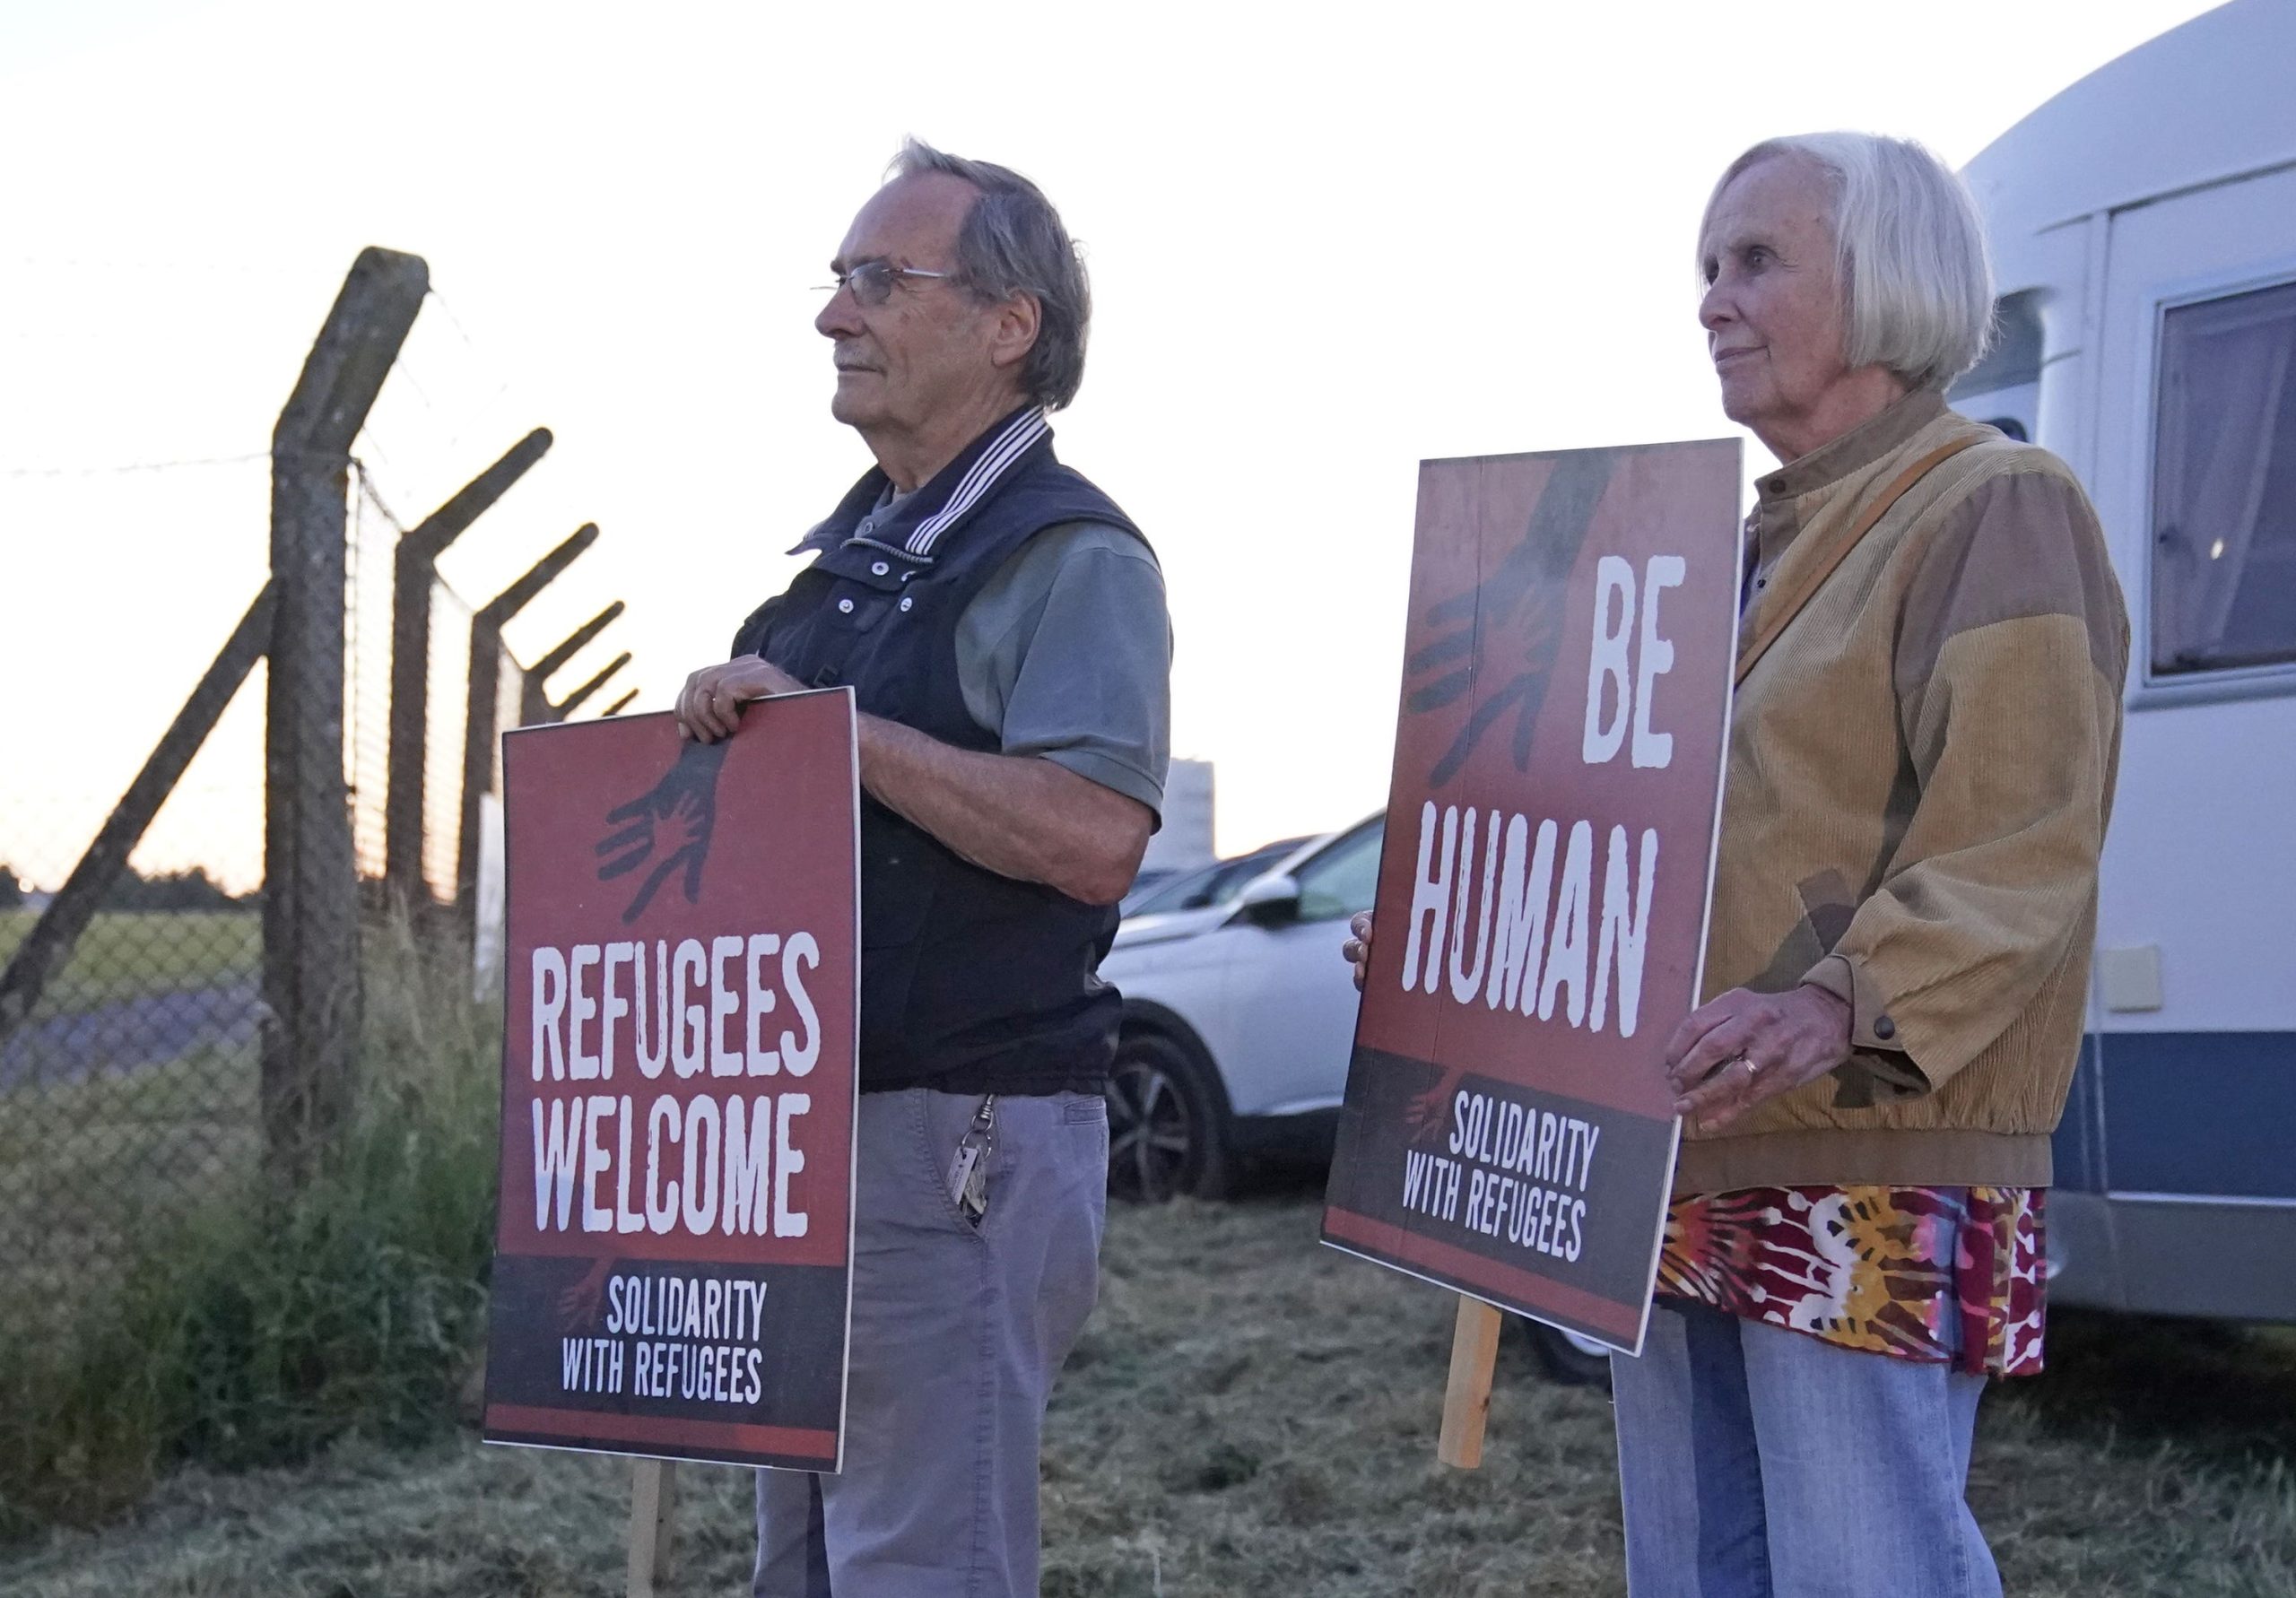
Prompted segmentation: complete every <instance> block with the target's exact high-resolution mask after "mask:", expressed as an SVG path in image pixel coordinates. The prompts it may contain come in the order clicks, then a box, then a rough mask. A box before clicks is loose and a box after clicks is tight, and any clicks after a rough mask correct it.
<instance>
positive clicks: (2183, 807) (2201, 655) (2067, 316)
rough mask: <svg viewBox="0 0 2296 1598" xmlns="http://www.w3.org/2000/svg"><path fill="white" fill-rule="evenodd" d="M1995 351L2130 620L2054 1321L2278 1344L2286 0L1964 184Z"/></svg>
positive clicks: (2295, 831) (2294, 1265) (2286, 1251)
mask: <svg viewBox="0 0 2296 1598" xmlns="http://www.w3.org/2000/svg"><path fill="white" fill-rule="evenodd" d="M1967 176H1968V178H1969V181H1970V187H1971V188H1972V189H1974V191H1975V192H1976V195H1977V198H1978V203H1979V204H1980V205H1981V206H1982V207H1983V208H1984V211H1985V213H1986V218H1987V225H1988V228H1989V230H1990V232H1991V235H1992V239H1993V247H1994V252H1995V265H1996V274H1997V276H1998V280H1999V287H2000V291H2001V314H2000V322H2001V338H2000V340H1999V343H1998V344H1997V346H1996V349H1995V351H1994V352H1993V354H1992V355H1990V356H1989V357H1988V358H1987V360H1986V362H1985V363H1984V365H1983V366H1981V367H1980V368H1979V369H1978V370H1976V371H1974V372H1972V373H1970V376H1969V377H1967V378H1964V379H1963V380H1962V381H1961V383H1960V384H1958V385H1957V386H1955V388H1954V390H1953V403H1954V405H1955V408H1956V409H1958V410H1960V411H1961V412H1963V413H1966V414H1968V415H1970V416H1973V417H1977V418H1979V419H1980V420H1984V421H1996V422H2000V423H2002V424H2004V425H2008V424H2013V425H2014V426H2015V427H2016V428H2017V429H2019V430H2022V432H2023V433H2024V434H2025V435H2026V436H2027V437H2029V438H2031V439H2033V441H2035V442H2036V443H2039V444H2041V445H2043V446H2045V447H2048V448H2049V449H2051V450H2053V451H2055V452H2056V453H2057V455H2059V456H2063V457H2064V458H2065V459H2066V461H2068V462H2069V463H2071V465H2072V466H2073V468H2074V471H2075V472H2077V473H2080V476H2081V480H2082V482H2084V483H2086V484H2087V485H2088V487H2089V491H2090V492H2091V494H2092V496H2093V497H2094V499H2095V500H2096V505H2097V510H2098V513H2099V515H2100V517H2101V518H2102V520H2103V523H2104V528H2105V535H2106V538H2107V540H2108V542H2109V544H2110V546H2111V551H2112V559H2113V564H2114V566H2115V567H2116V569H2118V572H2119V574H2120V580H2121V586H2122V589H2123V592H2124V593H2126V595H2127V598H2128V606H2129V612H2130V620H2131V621H2132V624H2133V640H2132V647H2131V656H2132V659H2131V662H2130V667H2129V677H2128V687H2127V695H2126V701H2125V702H2126V712H2127V714H2126V730H2125V733H2124V735H2123V744H2122V754H2121V768H2120V787H2119V792H2118V797H2117V800H2116V803H2115V806H2114V814H2113V825H2112V831H2111V834H2110V836H2109V838H2108V840H2107V843H2106V847H2105V859H2104V871H2103V884H2102V901H2101V905H2100V912H2099V921H2098V927H2097V977H2096V981H2095V984H2094V989H2093V992H2092V1013H2091V1019H2090V1036H2089V1038H2088V1039H2087V1042H2086V1045H2085V1047H2084V1050H2083V1059H2082V1062H2081V1069H2080V1072H2079V1074H2078V1076H2077V1077H2076V1078H2075V1081H2074V1089H2073V1097H2072V1099H2071V1101H2070V1102H2069V1103H2068V1104H2067V1106H2066V1116H2065V1121H2064V1124H2063V1125H2062V1126H2061V1127H2060V1128H2059V1130H2058V1133H2057V1187H2056V1190H2055V1191H2054V1192H2052V1193H2051V1194H2050V1196H2049V1226H2048V1231H2049V1243H2050V1253H2051V1255H2052V1264H2054V1265H2055V1266H2056V1267H2057V1272H2058V1273H2057V1279H2056V1281H2055V1284H2054V1287H2053V1289H2052V1290H2053V1292H2054V1294H2055V1296H2056V1297H2057V1298H2058V1299H2059V1300H2060V1301H2063V1302H2070V1303H2091V1304H2101V1305H2109V1306H2112V1307H2119V1308H2126V1309H2134V1310H2146V1311H2155V1312H2161V1313H2170V1314H2179V1315H2205V1316H2232V1317H2250V1318H2270V1319H2296V935H2292V929H2291V920H2292V916H2296V0H2236V3H2235V4H2230V5H2226V6H2223V7H2222V8H2220V9H2218V10H2216V11H2213V12H2210V13H2207V14H2206V15H2205V16H2202V17H2200V18H2198V19H2196V20H2195V21H2194V22H2189V23H2187V24H2186V25H2185V26H2184V27H2181V28H2179V29H2178V30H2175V31H2174V32H2171V33H2169V34H2166V35H2164V36H2162V37H2161V38H2160V39H2155V40H2153V41H2152V43H2150V44H2147V45H2145V46H2144V47H2143V48H2140V49H2136V50H2134V51H2131V52H2130V53H2129V54H2127V55H2126V56H2121V57H2120V58H2119V59H2118V60H2117V61H2114V62H2112V63H2110V64H2109V65H2106V66H2104V67H2103V68H2101V69H2100V70H2099V71H2097V72H2095V73H2093V74H2091V75H2090V76H2088V77H2086V78H2084V79H2083V80H2082V81H2081V82H2079V83H2075V84H2074V85H2073V87H2071V88H2070V89H2067V90H2066V91H2065V92H2064V93H2062V94H2060V95H2058V96H2057V98H2056V99H2054V100H2050V101H2049V102H2048V104H2046V105H2044V106H2042V107H2041V108H2040V109H2039V110H2037V111H2035V112H2034V113H2033V114H2032V115H2031V116H2030V117H2026V118H2025V119H2024V120H2023V121H2022V122H2020V123H2019V124H2018V125H2017V126H2015V127H2013V128H2012V129H2010V130H2009V132H2007V133H2006V134H2005V135H2002V136H2001V137H2000V138H1999V139H1997V140H1996V141H1995V142H1994V143H1993V144H1992V145H1991V146H1989V147H1988V148H1987V150H1986V151H1985V152H1983V153H1982V154H1980V155H1979V156H1978V158H1977V159H1976V160H1975V161H1971V162H1970V165H1969V168H1968V170H1967Z"/></svg>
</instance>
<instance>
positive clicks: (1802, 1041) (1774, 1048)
mask: <svg viewBox="0 0 2296 1598" xmlns="http://www.w3.org/2000/svg"><path fill="white" fill-rule="evenodd" d="M1848 1058H1849V1006H1848V1005H1847V1004H1845V1003H1842V1002H1841V1001H1840V1000H1839V999H1838V998H1836V997H1835V996H1834V995H1833V994H1830V993H1828V992H1827V991H1826V990H1825V989H1824V988H1822V987H1813V986H1807V985H1805V986H1801V987H1796V988H1793V989H1790V990H1788V991H1787V992H1786V993H1782V994H1758V993H1753V992H1750V991H1749V990H1747V989H1745V988H1743V987H1738V988H1733V989H1731V990H1730V991H1729V992H1728V993H1726V994H1723V995H1722V996H1721V997H1720V998H1718V999H1716V1000H1715V1001H1714V1002H1713V1003H1709V1004H1702V1005H1700V1007H1699V1008H1698V1009H1696V1010H1693V1011H1692V1012H1691V1013H1690V1018H1689V1019H1688V1020H1684V1021H1683V1024H1682V1025H1681V1026H1679V1027H1677V1028H1675V1029H1674V1037H1672V1038H1669V1039H1668V1040H1667V1042H1666V1079H1667V1081H1668V1082H1669V1083H1670V1084H1671V1085H1672V1086H1673V1088H1674V1093H1675V1099H1674V1113H1675V1114H1676V1115H1678V1116H1683V1117H1684V1118H1685V1119H1687V1120H1689V1121H1691V1122H1692V1123H1693V1124H1695V1125H1697V1126H1698V1127H1699V1129H1700V1131H1705V1132H1711V1131H1714V1130H1716V1129H1718V1128H1720V1127H1724V1126H1727V1125H1729V1124H1730V1123H1731V1122H1733V1121H1735V1120H1736V1119H1737V1118H1738V1117H1739V1116H1743V1115H1744V1114H1745V1113H1746V1112H1747V1111H1748V1110H1750V1109H1752V1107H1754V1106H1756V1105H1758V1104H1760V1103H1761V1101H1762V1100H1763V1099H1773V1098H1776V1097H1777V1096H1778V1095H1779V1094H1780V1093H1786V1092H1790V1091H1792V1090H1794V1089H1796V1088H1798V1087H1801V1086H1803V1085H1804V1084H1805V1083H1807V1082H1813V1081H1817V1080H1818V1078H1820V1077H1822V1076H1823V1075H1824V1074H1825V1073H1827V1072H1829V1071H1831V1070H1832V1069H1833V1068H1834V1067H1835V1066H1837V1065H1839V1064H1841V1063H1842V1062H1843V1061H1844V1060H1847V1059H1848Z"/></svg>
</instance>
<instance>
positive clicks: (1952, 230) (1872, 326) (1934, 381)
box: [1699, 133, 1993, 388]
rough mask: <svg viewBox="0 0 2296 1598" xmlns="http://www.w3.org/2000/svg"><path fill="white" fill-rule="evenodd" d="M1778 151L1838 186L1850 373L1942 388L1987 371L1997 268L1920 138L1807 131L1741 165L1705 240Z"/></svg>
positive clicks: (1963, 195) (1964, 195)
mask: <svg viewBox="0 0 2296 1598" xmlns="http://www.w3.org/2000/svg"><path fill="white" fill-rule="evenodd" d="M1774 155H1799V156H1803V157H1805V158H1806V159H1808V160H1809V161H1813V162H1814V163H1815V164H1816V165H1817V167H1818V168H1819V169H1821V170H1822V171H1823V172H1824V173H1825V175H1826V177H1827V179H1828V180H1829V181H1830V182H1831V185H1832V187H1833V239H1834V252H1835V258H1836V261H1837V263H1838V264H1839V268H1840V276H1841V283H1842V292H1843V294H1844V296H1845V298H1846V304H1845V305H1844V308H1843V309H1844V317H1843V321H1844V323H1845V325H1846V326H1847V327H1848V344H1849V347H1848V349H1847V350H1846V351H1844V352H1843V357H1844V359H1845V360H1848V363H1849V364H1850V365H1851V366H1852V367H1860V366H1880V367H1883V368H1884V369H1887V370H1889V371H1890V372H1892V373H1893V374H1895V375H1896V376H1897V377H1898V378H1900V379H1901V380H1902V381H1903V382H1905V383H1906V384H1907V385H1908V386H1910V387H1914V388H1943V387H1944V386H1945V385H1946V384H1948V383H1951V382H1952V380H1953V379H1954V378H1958V377H1960V376H1961V374H1962V373H1963V372H1965V371H1967V370H1969V369H1970V368H1971V367H1973V366H1975V365H1976V364H1977V363H1978V358H1979V356H1981V355H1983V354H1984V353H1985V346H1986V343H1987V341H1988V339H1989V338H1990V337H1991V334H1992V329H1993V261H1992V256H1991V255H1990V253H1989V252H1988V251H1987V248H1986V241H1985V222H1984V221H1983V219H1982V218H1981V217H1979V214H1978V209H1977V202H1976V201H1975V200H1974V199H1972V198H1971V197H1970V191H1969V186H1968V185H1967V184H1965V183H1963V182H1962V181H1961V178H1960V176H1959V175H1958V174H1957V173H1955V172H1954V171H1953V169H1952V168H1951V167H1948V166H1947V165H1946V164H1945V163H1944V161H1939V160H1938V159H1937V158H1936V157H1935V155H1932V154H1931V153H1930V152H1928V150H1927V149H1926V148H1925V147H1923V146H1922V145H1920V144H1918V143H1915V142H1914V141H1913V140H1911V139H1892V138H1886V137H1883V136H1882V135H1878V134H1862V133H1816V134H1798V135H1795V136H1793V137H1791V138H1783V139H1764V140H1763V141H1762V142H1761V143H1759V144H1756V145H1755V146H1754V147H1753V148H1752V149H1751V150H1749V151H1747V152H1745V153H1744V155H1741V156H1740V157H1738V159H1737V160H1735V161H1732V162H1731V163H1730V165H1729V167H1728V169H1726V170H1725V171H1724V172H1723V174H1722V178H1721V181H1720V182H1718V183H1717V184H1716V185H1715V186H1714V193H1713V195H1711V196H1709V199H1708V200H1707V202H1706V216H1705V218H1704V219H1703V220H1702V221H1700V224H1699V234H1700V239H1701V240H1703V239H1704V236H1705V233H1706V227H1707V224H1708V223H1709V222H1710V221H1712V220H1713V216H1714V206H1715V204H1716V202H1717V201H1718V200H1720V199H1721V197H1722V191H1723V190H1724V189H1725V188H1726V187H1729V185H1730V180H1731V179H1732V178H1735V177H1737V176H1738V174H1740V173H1741V172H1744V170H1745V169H1747V168H1749V167H1751V166H1753V165H1754V164H1756V163H1757V162H1759V161H1766V160H1768V159H1769V158H1770V157H1771V156H1774Z"/></svg>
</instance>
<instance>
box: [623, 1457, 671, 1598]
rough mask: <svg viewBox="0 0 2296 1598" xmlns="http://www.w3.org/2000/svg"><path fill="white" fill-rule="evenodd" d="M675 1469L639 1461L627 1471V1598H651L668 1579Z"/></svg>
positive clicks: (664, 1462)
mask: <svg viewBox="0 0 2296 1598" xmlns="http://www.w3.org/2000/svg"><path fill="white" fill-rule="evenodd" d="M677 1508H678V1467H677V1465H676V1464H675V1463H674V1462H673V1461H670V1460H666V1459H641V1460H639V1461H637V1462H636V1463H633V1464H632V1465H631V1470H630V1598H655V1594H657V1593H658V1592H659V1591H660V1590H661V1588H662V1585H663V1584H664V1583H665V1582H667V1581H668V1580H669V1579H670V1545H671V1532H672V1529H673V1527H672V1523H673V1522H674V1520H675V1519H676V1517H677Z"/></svg>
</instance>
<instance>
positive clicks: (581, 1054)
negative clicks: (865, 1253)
mask: <svg viewBox="0 0 2296 1598" xmlns="http://www.w3.org/2000/svg"><path fill="white" fill-rule="evenodd" d="M855 758H856V746H855V741H854V720H853V699H852V695H851V693H850V691H849V690H842V689H840V690H834V691H831V692H823V693H806V694H792V695H788V696H786V697H782V698H777V699H765V700H761V701H759V702H758V703H756V704H753V705H752V706H750V707H749V708H748V709H747V710H746V711H745V712H744V716H743V720H742V726H741V730H740V731H739V732H737V733H736V734H734V736H732V737H731V738H728V739H726V740H724V741H723V742H721V743H714V744H700V743H685V742H683V741H682V740H681V739H680V738H679V737H678V734H677V725H676V723H675V721H674V719H673V718H671V717H670V716H631V717H628V718H615V719H610V720H604V721H594V722H585V723H581V724H578V725H566V726H555V727H537V728H531V729H526V730H522V731H519V732H516V733H512V734H509V736H508V737H507V738H506V739H505V740H504V742H503V753H502V774H503V786H504V795H503V812H504V832H505V847H506V851H507V859H506V874H507V877H508V899H509V934H508V938H507V940H506V942H507V960H506V962H505V972H506V977H505V982H504V1010H505V1017H504V1037H503V1051H502V1177H501V1191H500V1199H499V1201H498V1208H497V1217H496V1238H495V1259H494V1279H493V1301H492V1308H491V1323H490V1325H489V1333H488V1350H487V1370H486V1421H485V1435H486V1437H488V1439H489V1440H491V1441H495V1442H509V1443H533V1444H543V1445H547V1446H557V1447H572V1448H588V1449H596V1450H600V1451H604V1452H608V1453H622V1454H642V1455H657V1456H660V1457H665V1458H673V1459H713V1460H725V1461H730V1462H734V1463H744V1464H768V1465H787V1466H793V1467H798V1468H804V1469H809V1470H834V1469H835V1468H837V1465H838V1463H839V1460H840V1458H841V1455H842V1438H843V1430H844V1410H845V1369H846V1339H847V1327H848V1318H849V1307H850V1289H849V1283H850V1277H851V1269H852V1247H853V1243H852V1238H853V1224H852V1205H853V1125H854V1111H855V1093H856V1081H857V1079H856V1075H855V1053H856V1026H857V1014H858V1007H857V986H856V985H857V949H858V945H859V942H860V938H859V921H858V915H859V901H860V890H859V884H858V869H859V867H858V849H857V839H858V829H859V824H860V823H859V811H858V805H859V784H858V778H857V768H856V764H855Z"/></svg>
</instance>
